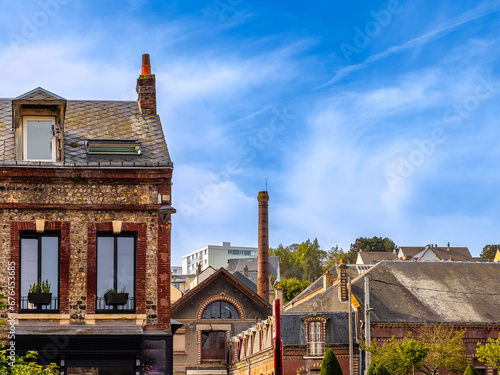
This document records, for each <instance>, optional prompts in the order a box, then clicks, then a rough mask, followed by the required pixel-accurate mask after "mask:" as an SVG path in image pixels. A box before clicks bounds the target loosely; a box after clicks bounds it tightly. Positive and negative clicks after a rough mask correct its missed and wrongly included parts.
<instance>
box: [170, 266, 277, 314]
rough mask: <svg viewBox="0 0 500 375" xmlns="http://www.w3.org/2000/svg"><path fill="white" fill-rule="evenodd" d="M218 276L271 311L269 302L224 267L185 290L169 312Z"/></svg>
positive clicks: (202, 290)
mask: <svg viewBox="0 0 500 375" xmlns="http://www.w3.org/2000/svg"><path fill="white" fill-rule="evenodd" d="M218 277H223V278H225V279H226V280H228V281H229V282H230V283H231V284H232V285H234V287H235V288H238V290H239V291H240V292H241V293H242V294H244V295H246V297H247V298H248V299H249V300H252V301H254V302H255V303H256V304H258V305H260V306H261V307H262V308H264V309H265V310H267V311H268V312H269V313H270V312H271V305H270V304H269V302H267V301H266V300H264V299H263V298H262V297H261V296H259V295H258V294H257V293H256V292H254V291H253V290H252V289H250V288H249V287H248V286H246V285H245V284H244V283H243V282H241V281H240V280H238V279H237V278H236V277H235V276H233V275H232V274H231V273H229V272H228V271H227V270H226V269H225V268H219V269H218V270H217V271H216V272H214V273H213V274H211V275H210V276H209V277H207V278H206V279H205V280H203V281H202V282H200V283H199V284H198V285H196V286H195V287H194V288H193V289H191V290H189V291H186V292H185V293H184V295H183V296H182V297H181V298H179V299H178V300H177V301H175V302H174V303H173V304H172V306H171V312H174V311H175V310H176V309H177V308H179V307H180V306H181V305H182V304H184V303H186V302H187V301H188V300H189V299H191V298H193V297H194V296H195V295H196V294H198V293H202V294H203V293H204V291H205V288H206V287H207V286H208V285H209V284H210V283H211V282H212V281H214V280H215V279H217V278H218Z"/></svg>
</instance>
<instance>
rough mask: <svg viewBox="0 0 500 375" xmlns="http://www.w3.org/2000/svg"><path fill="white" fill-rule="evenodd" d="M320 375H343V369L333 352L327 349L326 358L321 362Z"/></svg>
mask: <svg viewBox="0 0 500 375" xmlns="http://www.w3.org/2000/svg"><path fill="white" fill-rule="evenodd" d="M320 375H343V372H342V367H340V363H339V361H338V360H337V357H336V356H335V353H333V350H332V349H330V348H328V349H326V352H325V356H324V357H323V361H322V362H321V372H320Z"/></svg>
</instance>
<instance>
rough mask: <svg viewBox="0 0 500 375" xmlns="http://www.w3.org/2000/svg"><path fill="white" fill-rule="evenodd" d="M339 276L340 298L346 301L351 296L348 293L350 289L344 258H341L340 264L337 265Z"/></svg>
mask: <svg viewBox="0 0 500 375" xmlns="http://www.w3.org/2000/svg"><path fill="white" fill-rule="evenodd" d="M337 278H338V280H339V287H338V288H339V289H338V293H339V300H340V301H341V302H346V301H347V300H348V298H349V295H348V294H347V293H350V291H348V290H347V264H345V263H344V259H341V260H340V264H339V265H338V266H337Z"/></svg>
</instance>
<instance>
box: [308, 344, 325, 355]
mask: <svg viewBox="0 0 500 375" xmlns="http://www.w3.org/2000/svg"><path fill="white" fill-rule="evenodd" d="M307 354H308V355H309V356H310V357H322V356H323V355H324V354H325V343H324V342H321V341H316V342H308V343H307Z"/></svg>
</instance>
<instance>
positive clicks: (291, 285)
mask: <svg viewBox="0 0 500 375" xmlns="http://www.w3.org/2000/svg"><path fill="white" fill-rule="evenodd" d="M309 285H310V282H309V281H308V280H304V281H299V280H297V279H296V278H295V277H292V278H291V279H283V278H282V279H281V282H280V286H281V288H282V289H283V299H284V303H287V302H290V301H291V300H292V299H294V298H295V297H296V296H297V295H298V294H299V293H300V292H302V291H303V290H304V289H305V288H307V287H308V286H309Z"/></svg>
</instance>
